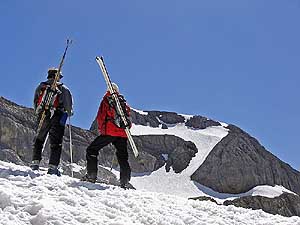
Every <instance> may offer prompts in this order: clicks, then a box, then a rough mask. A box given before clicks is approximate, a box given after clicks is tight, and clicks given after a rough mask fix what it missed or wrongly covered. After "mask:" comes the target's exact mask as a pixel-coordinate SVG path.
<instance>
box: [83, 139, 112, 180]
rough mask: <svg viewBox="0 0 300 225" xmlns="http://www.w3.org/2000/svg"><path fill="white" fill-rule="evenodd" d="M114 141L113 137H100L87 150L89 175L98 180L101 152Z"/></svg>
mask: <svg viewBox="0 0 300 225" xmlns="http://www.w3.org/2000/svg"><path fill="white" fill-rule="evenodd" d="M112 141H113V137H111V136H107V135H100V136H98V137H97V138H96V139H95V140H94V141H93V142H92V143H91V144H90V145H89V146H88V147H87V149H86V169H87V175H88V177H91V178H95V179H96V178H97V172H98V154H99V150H100V149H101V148H103V147H104V146H106V145H108V144H109V143H111V142H112Z"/></svg>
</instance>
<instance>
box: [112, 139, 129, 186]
mask: <svg viewBox="0 0 300 225" xmlns="http://www.w3.org/2000/svg"><path fill="white" fill-rule="evenodd" d="M113 145H114V146H115V147H116V149H117V152H116V154H117V159H118V162H119V165H120V183H121V186H124V185H127V184H128V182H129V181H130V178H131V169H130V166H129V163H128V152H127V138H121V137H118V138H117V139H116V140H115V141H114V142H113ZM124 187H125V186H124Z"/></svg>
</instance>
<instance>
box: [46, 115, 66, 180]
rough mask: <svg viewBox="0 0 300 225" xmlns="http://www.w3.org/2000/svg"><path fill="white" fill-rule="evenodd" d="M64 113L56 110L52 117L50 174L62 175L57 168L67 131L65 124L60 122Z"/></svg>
mask: <svg viewBox="0 0 300 225" xmlns="http://www.w3.org/2000/svg"><path fill="white" fill-rule="evenodd" d="M61 116H62V113H61V112H55V113H54V115H53V117H52V118H51V121H50V124H51V128H50V131H49V139H50V156H49V169H48V173H49V174H56V175H60V174H59V171H58V169H57V167H58V165H59V162H60V156H61V151H62V142H63V136H64V132H65V126H64V125H62V124H60V119H61Z"/></svg>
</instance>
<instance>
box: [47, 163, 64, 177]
mask: <svg viewBox="0 0 300 225" xmlns="http://www.w3.org/2000/svg"><path fill="white" fill-rule="evenodd" d="M47 174H50V175H56V176H58V177H60V176H61V173H60V171H59V170H58V168H57V166H54V165H49V168H48V172H47Z"/></svg>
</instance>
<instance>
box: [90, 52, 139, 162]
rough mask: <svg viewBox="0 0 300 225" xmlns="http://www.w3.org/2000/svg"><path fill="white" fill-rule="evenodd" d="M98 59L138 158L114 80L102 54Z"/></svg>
mask: <svg viewBox="0 0 300 225" xmlns="http://www.w3.org/2000/svg"><path fill="white" fill-rule="evenodd" d="M96 61H97V63H98V64H99V66H100V69H101V71H102V74H103V76H104V79H105V82H106V85H107V87H108V90H109V92H110V94H111V96H112V97H113V100H114V101H115V103H116V109H115V110H116V111H117V113H118V114H119V115H120V116H121V119H122V122H123V123H124V125H125V132H126V135H127V137H128V141H129V144H130V146H131V148H132V151H133V154H134V156H135V157H136V158H137V157H138V155H139V152H138V150H137V147H136V145H135V143H134V141H133V138H132V135H131V133H130V130H129V124H128V121H127V120H126V117H125V112H123V109H122V107H121V103H120V101H119V98H118V95H117V93H116V92H115V91H114V89H113V86H112V82H111V80H110V77H109V74H108V72H107V69H106V67H105V64H104V59H103V57H102V56H101V57H98V56H97V57H96Z"/></svg>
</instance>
